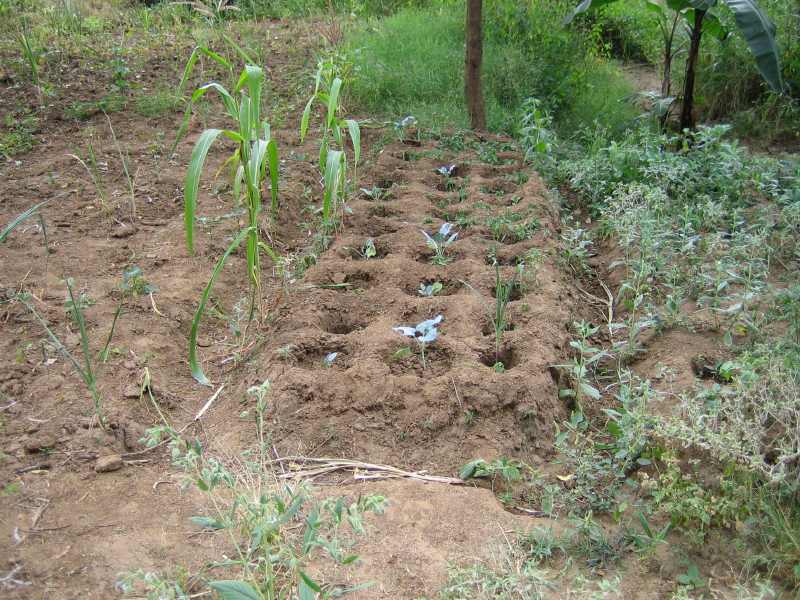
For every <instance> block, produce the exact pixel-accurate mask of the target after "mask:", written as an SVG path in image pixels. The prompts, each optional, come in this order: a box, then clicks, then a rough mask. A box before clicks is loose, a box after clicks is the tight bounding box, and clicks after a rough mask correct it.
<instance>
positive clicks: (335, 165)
mask: <svg viewBox="0 0 800 600" xmlns="http://www.w3.org/2000/svg"><path fill="white" fill-rule="evenodd" d="M343 162H344V152H342V151H340V150H330V151H329V152H328V155H327V160H326V163H325V191H324V194H323V198H322V220H323V221H325V222H326V223H330V220H331V217H332V215H333V212H334V211H335V210H336V202H337V199H338V196H339V182H340V181H341V170H342V168H343V166H342V163H343Z"/></svg>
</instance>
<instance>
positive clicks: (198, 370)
mask: <svg viewBox="0 0 800 600" xmlns="http://www.w3.org/2000/svg"><path fill="white" fill-rule="evenodd" d="M249 233H250V228H249V227H248V228H246V229H242V230H241V231H240V232H239V234H238V235H237V236H236V238H234V240H233V242H231V245H230V246H228V249H227V250H225V254H223V255H222V256H221V257H220V259H219V261H217V265H216V266H215V267H214V271H213V272H212V273H211V279H209V280H208V285H206V288H205V289H204V290H203V295H202V296H201V297H200V305H199V306H198V307H197V312H196V313H195V314H194V319H192V329H191V331H190V333H189V368H190V369H191V370H192V376H193V377H194V378H195V379H196V380H197V382H198V383H200V384H202V385H211V382H210V381H209V379H208V377H206V374H205V373H204V372H203V368H202V367H201V366H200V362H199V361H198V359H197V329H198V327H199V326H200V319H202V318H203V312H204V311H205V309H206V302H208V297H209V295H210V294H211V288H212V287H213V286H214V281H215V280H216V279H217V276H218V275H219V274H220V272H221V271H222V267H224V266H225V261H226V260H228V256H230V254H231V252H233V251H234V250H235V249H236V248H238V247H239V244H241V243H242V240H243V239H244V238H245V236H247V235H248V234H249Z"/></svg>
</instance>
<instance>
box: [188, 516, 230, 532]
mask: <svg viewBox="0 0 800 600" xmlns="http://www.w3.org/2000/svg"><path fill="white" fill-rule="evenodd" d="M189 520H190V521H191V522H192V523H194V524H195V525H197V526H198V527H202V528H203V529H225V525H223V524H222V523H220V522H219V521H218V520H217V519H215V518H213V517H192V518H191V519H189Z"/></svg>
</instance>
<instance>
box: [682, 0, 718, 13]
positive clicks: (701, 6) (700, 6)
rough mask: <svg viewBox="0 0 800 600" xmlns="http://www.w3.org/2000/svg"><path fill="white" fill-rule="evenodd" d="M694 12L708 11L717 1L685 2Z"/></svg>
mask: <svg viewBox="0 0 800 600" xmlns="http://www.w3.org/2000/svg"><path fill="white" fill-rule="evenodd" d="M686 1H687V2H688V3H689V5H690V6H691V7H692V8H694V9H696V10H705V11H709V10H711V9H712V8H714V6H716V4H717V0H686Z"/></svg>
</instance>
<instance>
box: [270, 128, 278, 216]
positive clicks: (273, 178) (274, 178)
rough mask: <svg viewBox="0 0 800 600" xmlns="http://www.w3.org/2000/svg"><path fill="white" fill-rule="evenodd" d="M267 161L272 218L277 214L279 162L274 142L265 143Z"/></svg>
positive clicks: (276, 146) (276, 145)
mask: <svg viewBox="0 0 800 600" xmlns="http://www.w3.org/2000/svg"><path fill="white" fill-rule="evenodd" d="M267 160H268V161H269V179H270V186H269V190H270V194H271V195H272V218H273V219H274V218H275V216H276V215H277V214H278V175H279V167H280V162H279V160H278V144H276V143H275V140H269V142H267Z"/></svg>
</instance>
